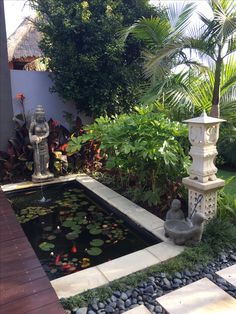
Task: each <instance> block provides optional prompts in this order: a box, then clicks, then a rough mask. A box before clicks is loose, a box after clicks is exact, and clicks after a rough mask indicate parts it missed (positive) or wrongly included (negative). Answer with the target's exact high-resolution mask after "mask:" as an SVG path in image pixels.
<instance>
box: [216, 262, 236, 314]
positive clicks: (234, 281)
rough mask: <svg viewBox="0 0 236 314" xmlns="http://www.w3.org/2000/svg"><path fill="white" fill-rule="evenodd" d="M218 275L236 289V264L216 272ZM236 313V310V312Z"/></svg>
mask: <svg viewBox="0 0 236 314" xmlns="http://www.w3.org/2000/svg"><path fill="white" fill-rule="evenodd" d="M216 274H217V275H218V276H220V277H222V278H224V279H225V280H226V281H228V282H229V283H231V285H233V286H235V287H236V264H235V265H232V266H230V267H227V268H224V269H222V270H219V271H217V272H216ZM235 313H236V310H235Z"/></svg>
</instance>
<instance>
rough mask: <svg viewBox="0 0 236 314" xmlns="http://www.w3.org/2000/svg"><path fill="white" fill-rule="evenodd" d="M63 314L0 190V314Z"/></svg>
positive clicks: (46, 278) (47, 280)
mask: <svg viewBox="0 0 236 314" xmlns="http://www.w3.org/2000/svg"><path fill="white" fill-rule="evenodd" d="M23 313H29V314H65V311H64V310H63V308H62V306H61V304H60V303H59V300H58V298H57V295H56V293H55V291H54V290H53V288H52V286H51V284H50V281H49V279H48V277H47V276H46V274H45V272H44V270H43V268H42V267H41V264H40V262H39V260H38V258H37V256H36V255H35V253H34V251H33V249H32V247H31V245H30V243H29V241H28V240H27V238H26V236H25V234H24V232H23V230H22V228H21V226H20V224H19V223H18V222H17V220H16V216H15V214H14V211H13V209H12V207H11V205H10V203H9V202H8V200H7V198H6V196H5V195H4V193H3V192H2V190H1V189H0V314H23Z"/></svg>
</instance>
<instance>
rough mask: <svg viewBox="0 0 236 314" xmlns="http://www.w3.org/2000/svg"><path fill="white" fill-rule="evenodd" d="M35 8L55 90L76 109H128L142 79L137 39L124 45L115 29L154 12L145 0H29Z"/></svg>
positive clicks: (87, 111)
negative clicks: (74, 105)
mask: <svg viewBox="0 0 236 314" xmlns="http://www.w3.org/2000/svg"><path fill="white" fill-rule="evenodd" d="M30 3H31V5H32V6H33V8H35V9H36V10H37V11H38V12H39V19H38V21H37V25H38V29H39V30H40V31H41V32H42V33H43V35H44V37H43V39H42V41H41V45H40V47H41V49H42V51H43V52H44V54H45V56H46V57H48V58H49V62H48V65H49V68H50V70H52V71H53V76H52V79H53V81H54V89H53V90H54V91H57V92H58V93H59V94H60V95H61V96H62V97H63V98H64V99H66V100H73V101H74V102H75V103H76V104H77V106H78V109H79V110H80V111H82V110H84V111H85V112H86V113H88V114H90V115H91V114H92V115H94V116H98V115H100V114H103V113H105V112H106V113H107V114H111V113H118V112H121V111H129V109H130V107H131V106H132V105H133V104H135V103H136V101H137V95H138V94H139V92H140V88H141V84H142V76H141V75H142V74H141V66H140V62H139V61H138V58H139V57H140V46H141V45H140V42H139V41H138V40H135V39H130V40H129V41H128V42H127V45H126V46H125V47H124V46H123V45H122V44H121V43H120V41H119V37H118V35H117V34H118V32H119V30H120V29H121V28H122V27H124V26H128V25H131V24H132V23H134V22H135V21H136V20H137V19H138V18H140V17H142V16H145V17H150V16H156V14H157V9H154V8H153V7H151V6H150V5H149V4H148V0H136V1H134V0H132V1H125V0H91V1H82V0H79V1H74V0H67V1H65V0H30Z"/></svg>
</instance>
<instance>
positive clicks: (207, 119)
mask: <svg viewBox="0 0 236 314" xmlns="http://www.w3.org/2000/svg"><path fill="white" fill-rule="evenodd" d="M225 121H226V120H224V119H218V118H213V117H209V116H208V115H207V114H206V112H205V111H203V113H202V114H201V115H200V117H197V118H192V119H188V120H184V121H183V122H186V123H196V124H217V123H220V122H225Z"/></svg>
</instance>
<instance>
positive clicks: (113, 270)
mask: <svg viewBox="0 0 236 314" xmlns="http://www.w3.org/2000/svg"><path fill="white" fill-rule="evenodd" d="M160 262H161V261H160V260H159V259H158V258H157V257H155V256H154V255H153V254H151V253H150V252H148V251H147V250H146V249H143V250H140V251H137V252H134V253H131V254H128V255H125V256H122V257H119V258H116V259H114V260H113V261H109V262H106V263H104V264H100V265H98V266H97V268H98V269H99V270H100V271H101V272H102V273H103V274H104V276H105V277H106V278H107V279H108V280H109V281H112V280H115V279H118V278H121V277H124V276H127V275H129V274H131V273H134V272H136V271H139V270H141V269H144V268H146V267H149V266H152V265H154V264H157V263H160Z"/></svg>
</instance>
